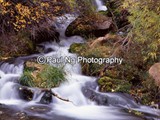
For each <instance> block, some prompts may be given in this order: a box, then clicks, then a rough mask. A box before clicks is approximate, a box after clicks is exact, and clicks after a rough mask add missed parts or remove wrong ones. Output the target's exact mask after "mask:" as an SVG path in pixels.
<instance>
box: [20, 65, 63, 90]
mask: <svg viewBox="0 0 160 120" xmlns="http://www.w3.org/2000/svg"><path fill="white" fill-rule="evenodd" d="M27 64H29V67H27V66H26V67H25V69H24V72H23V75H22V76H21V78H20V80H19V81H20V84H21V85H24V86H28V87H40V88H53V87H57V86H59V85H60V83H62V82H64V81H65V77H64V75H65V73H64V71H63V69H61V68H56V67H53V66H49V65H41V66H39V65H38V64H36V63H27ZM31 65H32V66H34V67H30V66H31Z"/></svg>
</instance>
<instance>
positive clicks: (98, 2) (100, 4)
mask: <svg viewBox="0 0 160 120" xmlns="http://www.w3.org/2000/svg"><path fill="white" fill-rule="evenodd" d="M95 3H96V6H97V10H98V11H106V10H107V7H106V6H105V5H104V4H103V1H102V0H95Z"/></svg>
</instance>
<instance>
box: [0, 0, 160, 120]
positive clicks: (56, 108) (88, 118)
mask: <svg viewBox="0 0 160 120" xmlns="http://www.w3.org/2000/svg"><path fill="white" fill-rule="evenodd" d="M96 1H100V0H96ZM100 3H101V2H100ZM100 3H99V2H98V5H99V6H101V5H102V3H101V4H100ZM103 10H104V9H103ZM76 17H77V16H74V15H69V14H66V15H65V16H62V17H59V18H57V22H56V23H55V26H56V28H57V31H59V32H60V38H59V39H60V43H56V42H53V43H44V44H42V45H43V46H44V47H45V49H48V48H52V49H53V50H54V51H52V52H50V53H46V54H43V55H44V56H56V57H65V56H70V57H72V58H77V57H78V56H77V55H76V54H72V53H69V51H68V49H69V48H70V45H71V44H73V43H84V42H85V41H84V39H83V38H82V37H80V36H72V37H66V36H65V34H64V32H65V30H66V28H67V26H68V25H69V24H70V23H71V22H72V21H73V20H74V19H76ZM32 57H35V56H34V55H33V56H32ZM22 58H23V59H27V58H30V57H22ZM22 58H21V59H22ZM22 63H23V62H22ZM50 65H53V66H55V67H59V66H63V68H64V71H65V72H66V75H65V78H66V82H64V83H62V84H61V85H60V86H59V87H57V88H52V89H51V90H52V92H54V93H57V94H58V95H59V96H62V97H63V98H67V99H69V100H70V101H71V102H66V101H62V100H60V99H58V98H56V97H53V101H52V103H50V104H49V105H42V104H40V103H39V101H40V99H41V98H42V96H43V93H41V94H40V93H39V90H38V89H37V88H32V89H33V91H34V99H33V100H32V101H30V102H26V101H22V100H20V98H19V97H18V95H17V90H16V89H15V87H16V86H17V85H19V84H18V79H19V77H20V76H21V75H22V71H23V64H19V65H14V63H13V64H9V63H5V62H4V63H2V64H0V103H3V104H8V105H10V104H12V105H13V104H14V105H16V106H17V107H18V108H20V109H21V110H24V111H25V112H26V113H29V114H31V115H36V116H41V117H44V118H47V119H50V120H58V119H65V120H129V119H131V120H142V119H141V118H139V117H137V116H134V115H132V114H130V113H127V112H125V110H128V109H129V110H137V111H142V112H144V113H145V114H146V115H152V116H158V115H159V114H160V111H159V110H154V109H152V108H150V107H148V106H142V105H139V104H137V103H136V102H135V101H134V100H133V99H132V98H131V97H130V96H129V95H126V94H123V93H100V92H99V91H98V90H97V85H96V79H97V78H95V77H91V76H85V75H83V74H82V72H81V65H80V63H77V62H76V63H75V64H70V63H67V64H63V63H61V64H50ZM87 93H89V94H91V96H93V95H94V97H96V100H97V101H99V104H100V105H98V103H96V102H95V101H92V100H91V99H89V98H87V97H86V96H87V95H89V94H87ZM85 94H87V95H85ZM35 106H36V107H42V108H46V107H47V108H50V109H49V111H48V112H44V113H43V112H42V111H40V112H39V113H38V112H37V111H31V109H30V108H32V107H35ZM28 108H29V111H27V109H28ZM57 116H58V118H57ZM152 118H154V117H152Z"/></svg>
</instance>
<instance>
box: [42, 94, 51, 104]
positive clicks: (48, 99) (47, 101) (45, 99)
mask: <svg viewBox="0 0 160 120" xmlns="http://www.w3.org/2000/svg"><path fill="white" fill-rule="evenodd" d="M51 102H52V93H51V91H45V93H44V95H43V96H42V98H41V100H40V103H42V104H50V103H51Z"/></svg>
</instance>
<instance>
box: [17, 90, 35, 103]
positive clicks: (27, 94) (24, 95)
mask: <svg viewBox="0 0 160 120" xmlns="http://www.w3.org/2000/svg"><path fill="white" fill-rule="evenodd" d="M19 96H20V98H21V99H23V100H26V101H31V100H32V99H33V92H32V91H31V90H30V89H29V88H27V87H19Z"/></svg>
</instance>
